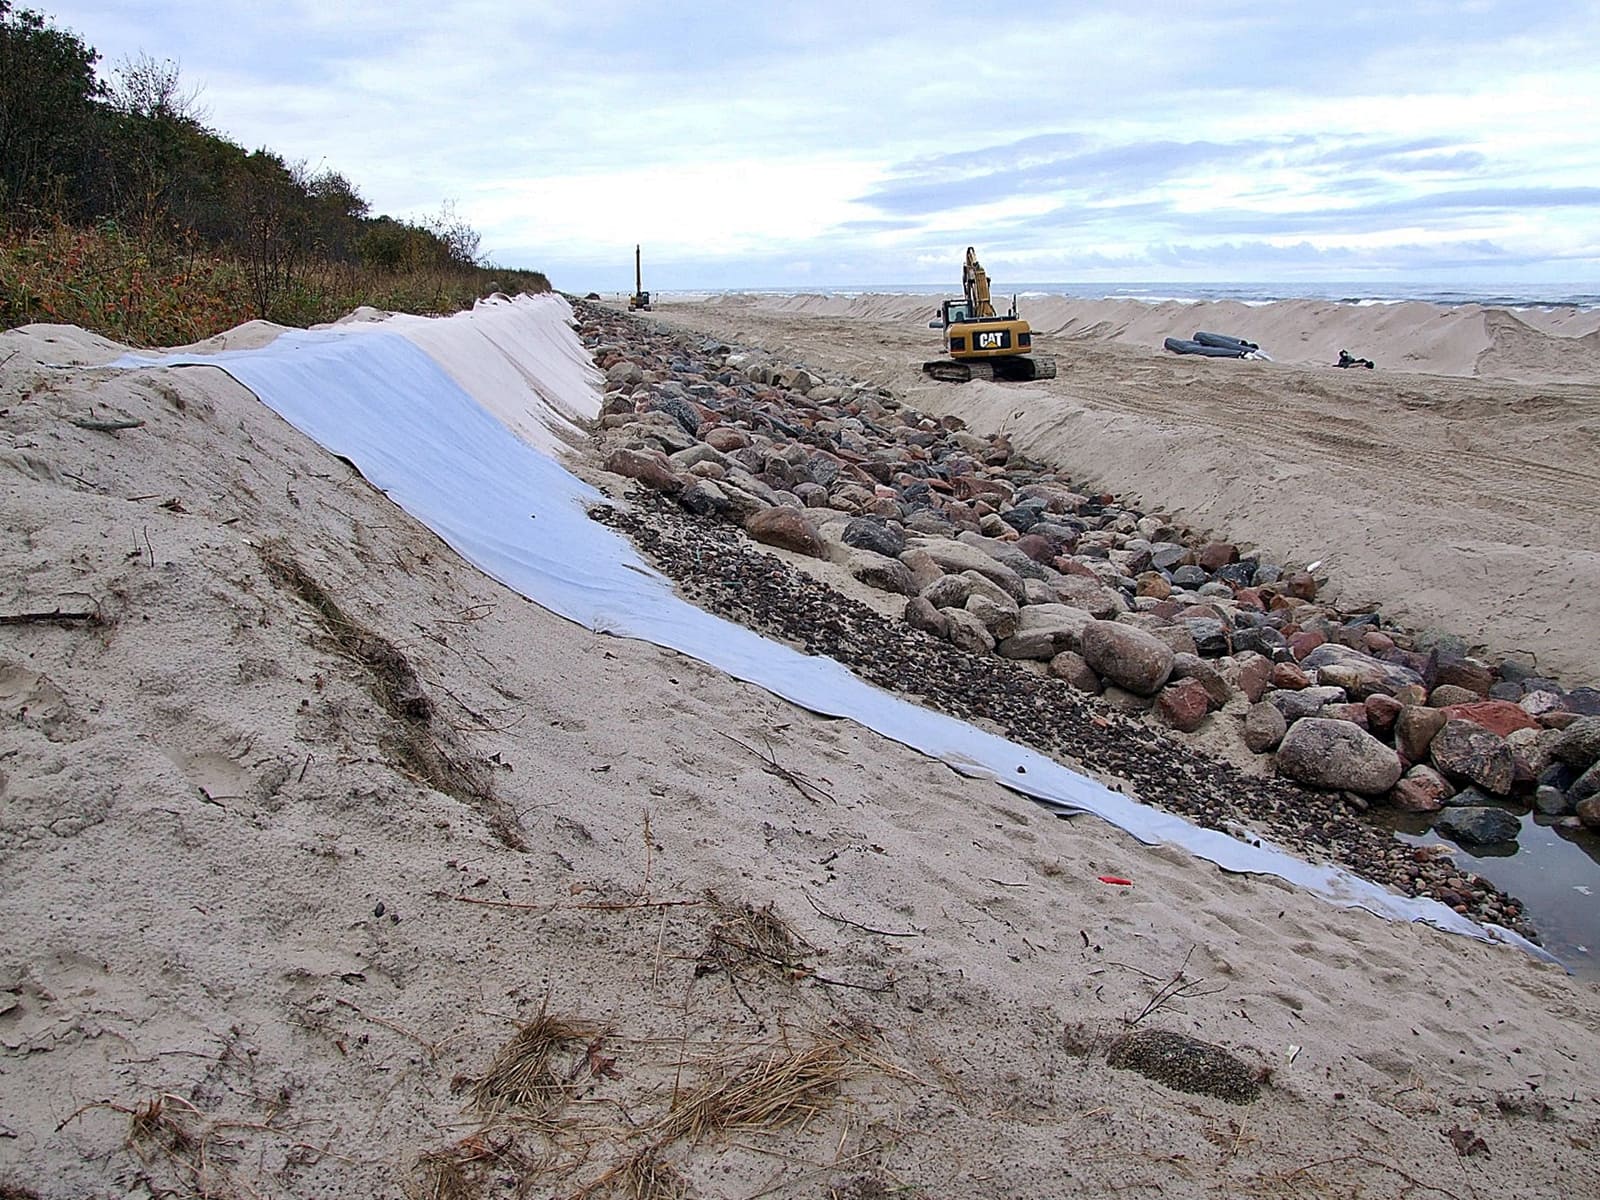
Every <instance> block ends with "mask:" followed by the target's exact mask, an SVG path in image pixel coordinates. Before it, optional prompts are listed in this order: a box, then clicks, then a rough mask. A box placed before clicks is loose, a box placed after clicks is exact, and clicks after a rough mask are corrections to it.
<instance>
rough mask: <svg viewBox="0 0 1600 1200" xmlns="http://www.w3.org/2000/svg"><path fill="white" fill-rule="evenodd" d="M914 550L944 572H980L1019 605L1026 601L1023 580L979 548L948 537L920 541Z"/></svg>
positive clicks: (913, 546)
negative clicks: (918, 551)
mask: <svg viewBox="0 0 1600 1200" xmlns="http://www.w3.org/2000/svg"><path fill="white" fill-rule="evenodd" d="M911 548H912V549H917V550H922V551H924V552H926V553H927V555H928V557H929V558H931V559H932V560H933V561H934V562H936V563H938V564H939V568H940V569H941V570H943V571H945V572H948V573H956V574H959V573H960V572H962V571H976V572H978V574H980V575H982V576H983V577H984V578H986V579H989V580H992V581H993V582H995V583H997V584H999V585H1000V586H1001V587H1002V588H1004V589H1005V590H1006V593H1007V594H1008V595H1009V596H1010V597H1011V598H1012V599H1013V600H1015V601H1017V603H1019V604H1020V603H1022V601H1023V600H1025V599H1026V598H1027V590H1026V589H1025V588H1024V587H1023V586H1022V577H1021V576H1020V575H1018V574H1017V573H1016V572H1015V571H1013V570H1012V569H1011V568H1010V567H1008V566H1006V565H1004V564H1003V563H1000V562H996V561H995V560H994V559H992V558H990V557H989V556H988V555H987V554H985V553H984V552H983V551H982V550H979V549H977V548H976V547H973V546H968V545H966V544H964V543H962V542H952V541H950V540H948V539H945V538H919V539H917V540H916V541H915V542H914V543H913V545H912V547H911Z"/></svg>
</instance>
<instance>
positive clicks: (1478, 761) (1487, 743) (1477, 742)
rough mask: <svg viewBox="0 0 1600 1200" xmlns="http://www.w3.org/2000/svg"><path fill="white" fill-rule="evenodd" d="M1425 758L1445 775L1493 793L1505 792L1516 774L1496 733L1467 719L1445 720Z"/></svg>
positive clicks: (1510, 758) (1509, 754)
mask: <svg viewBox="0 0 1600 1200" xmlns="http://www.w3.org/2000/svg"><path fill="white" fill-rule="evenodd" d="M1428 758H1429V759H1430V760H1431V761H1432V763H1433V765H1434V766H1435V767H1437V768H1438V769H1439V772H1440V773H1441V774H1443V775H1444V776H1445V777H1446V778H1448V779H1455V780H1465V781H1468V782H1471V783H1475V784H1477V785H1478V786H1479V787H1481V788H1483V789H1484V790H1485V791H1488V792H1493V793H1494V794H1495V795H1498V796H1504V795H1508V794H1509V793H1510V791H1511V784H1512V782H1513V780H1514V779H1515V777H1516V759H1515V758H1514V757H1513V756H1512V753H1511V747H1510V746H1508V745H1506V742H1505V739H1504V738H1502V737H1501V736H1500V735H1499V734H1496V733H1492V732H1490V731H1489V730H1487V729H1485V728H1484V727H1483V726H1481V725H1474V724H1473V723H1472V722H1471V721H1448V720H1447V721H1446V722H1445V724H1444V728H1443V729H1441V730H1439V732H1438V733H1436V734H1434V736H1433V741H1432V742H1430V743H1429V745H1428Z"/></svg>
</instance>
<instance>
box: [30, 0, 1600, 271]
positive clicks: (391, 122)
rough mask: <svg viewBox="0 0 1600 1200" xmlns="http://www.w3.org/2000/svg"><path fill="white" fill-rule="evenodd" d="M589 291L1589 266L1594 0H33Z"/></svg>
mask: <svg viewBox="0 0 1600 1200" xmlns="http://www.w3.org/2000/svg"><path fill="white" fill-rule="evenodd" d="M22 6H23V7H33V8H36V9H38V10H40V11H42V12H44V13H46V14H47V15H49V16H51V17H53V18H54V19H55V22H56V23H57V24H58V25H62V26H65V27H67V28H70V29H72V30H74V31H75V32H76V33H78V34H79V35H80V36H81V37H82V38H83V39H84V40H85V41H86V42H88V43H89V44H90V45H91V46H93V47H95V48H96V49H97V50H98V51H100V53H101V55H102V58H103V62H102V64H101V69H102V73H103V74H105V75H110V74H112V73H113V72H114V71H115V69H116V67H117V66H118V65H119V64H120V63H121V62H123V61H124V60H126V59H128V58H130V57H133V56H136V55H139V54H140V53H144V54H147V55H149V56H151V57H153V58H156V59H173V60H176V61H177V62H178V64H179V65H180V67H181V70H182V75H183V78H184V80H185V82H186V83H187V84H188V85H190V86H196V85H198V86H200V87H201V88H203V91H202V94H201V96H200V103H201V104H202V105H203V106H204V107H205V109H206V110H207V120H208V123H209V124H210V125H211V126H212V127H213V128H215V129H216V130H217V131H218V132H220V133H222V134H223V135H225V136H227V137H229V138H231V139H232V140H234V141H237V142H239V143H241V144H243V145H244V146H246V147H247V148H250V149H254V148H256V147H259V146H266V147H269V148H270V149H272V150H275V151H277V152H278V153H280V154H282V155H283V156H284V157H285V158H287V159H289V160H291V161H292V160H300V159H303V160H305V161H306V162H307V163H308V164H309V165H310V166H311V167H312V168H313V169H317V168H320V167H324V166H325V167H331V168H333V169H336V170H338V171H340V172H342V173H343V174H345V175H346V176H347V177H348V178H349V179H351V180H352V182H354V183H355V184H356V186H357V187H358V189H359V190H360V191H361V193H362V195H363V196H365V197H366V198H367V200H368V201H369V202H370V203H371V204H372V210H373V212H374V213H380V212H385V213H389V214H391V215H394V216H401V217H408V218H416V217H420V216H423V215H424V214H427V213H429V212H437V211H438V209H439V206H440V204H441V203H442V202H444V201H447V200H448V201H453V202H454V203H455V206H456V209H457V211H458V213H459V214H460V215H461V216H463V217H465V218H466V219H467V220H468V221H469V222H470V223H471V224H472V225H473V226H474V227H475V228H477V229H478V230H479V231H480V232H481V233H482V235H483V246H484V249H485V250H486V251H487V252H488V253H489V254H490V255H491V256H492V257H493V258H494V260H495V261H497V262H500V263H504V264H507V265H513V266H526V267H535V268H538V269H541V270H544V271H546V272H547V273H548V274H549V275H550V277H551V279H552V281H553V282H554V283H555V284H556V286H557V287H560V288H563V289H566V290H569V291H586V290H589V289H591V288H593V289H596V290H602V291H604V290H614V289H618V288H623V287H626V288H627V289H628V290H631V289H632V284H633V247H634V243H635V242H640V243H643V245H644V257H645V286H646V287H647V288H650V287H654V288H656V289H683V288H697V287H759V286H805V285H807V284H814V285H817V286H823V285H830V284H832V285H850V284H857V285H860V284H874V283H876V284H893V283H942V282H951V281H954V280H958V279H959V267H960V257H961V255H962V254H963V252H964V250H965V247H966V246H967V245H968V244H973V245H975V246H977V248H978V250H979V253H980V255H981V257H982V258H983V261H984V265H985V266H986V267H987V268H988V269H989V271H990V273H991V274H992V275H994V276H995V277H996V281H997V283H1004V282H1006V281H1010V282H1013V283H1014V282H1029V281H1031V282H1045V281H1052V282H1073V281H1086V282H1087V281H1105V280H1189V281H1207V282H1224V281H1239V280H1284V281H1292V280H1363V279H1370V280H1384V279H1386V280H1399V281H1405V280H1412V281H1443V282H1450V281H1455V282H1460V283H1469V282H1482V283H1501V282H1514V281H1523V282H1528V281H1550V282H1568V283H1585V282H1592V281H1595V280H1597V279H1600V134H1597V129H1600V0H1465V2H1455V3H1447V2H1444V0H1383V2H1380V3H1367V2H1366V0H1350V2H1347V3H1343V4H1333V3H1329V2H1328V0H1270V2H1268V0H1210V2H1209V3H1203V4H1202V3H1194V2H1192V0H1187V2H1185V3H1181V4H1180V3H1168V2H1166V0H1145V2H1143V3H1137V4H1135V3H1128V2H1125V0H1124V2H1118V3H1111V2H1102V0H1079V2H1077V3H1052V2H1049V0H1028V2H1027V3H1018V4H1004V3H994V2H989V3H981V4H965V3H963V4H947V3H939V2H937V0H924V2H922V3H900V2H898V0H811V2H809V3H805V4H791V3H784V2H782V0H776V2H768V3H760V2H759V0H733V2H728V3H721V2H709V3H665V2H663V0H652V2H644V3H636V2H633V0H583V2H581V3H580V2H575V0H563V2H561V3H546V2H544V0H461V2H453V0H427V2H419V0H317V2H309V0H277V2H275V3H256V2H250V3H243V2H236V0H75V2H60V3H50V2H48V0H24V3H23V5H22Z"/></svg>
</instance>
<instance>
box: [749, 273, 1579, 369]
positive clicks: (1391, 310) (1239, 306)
mask: <svg viewBox="0 0 1600 1200" xmlns="http://www.w3.org/2000/svg"><path fill="white" fill-rule="evenodd" d="M759 305H760V307H761V308H762V309H764V310H766V311H769V312H773V313H789V314H793V315H795V316H801V317H831V318H841V319H846V320H870V321H905V322H907V323H909V324H913V325H914V324H915V323H916V322H918V321H919V320H920V321H922V322H925V321H926V319H927V318H928V317H930V316H932V315H933V311H934V309H935V308H936V307H937V299H936V298H935V297H931V296H920V295H918V296H908V295H893V294H890V295H866V296H817V295H811V296H806V295H800V296H763V297H760V298H759ZM1018 311H1019V312H1020V313H1021V315H1022V316H1023V317H1025V318H1027V320H1028V321H1029V323H1030V324H1032V325H1033V327H1034V328H1035V329H1036V330H1037V331H1039V333H1040V334H1042V335H1047V336H1054V337H1056V338H1058V339H1086V340H1091V341H1103V342H1112V343H1116V344H1119V345H1125V346H1136V347H1143V348H1145V349H1146V350H1148V351H1150V352H1151V353H1152V354H1161V353H1164V351H1162V349H1161V343H1162V341H1163V340H1164V339H1166V338H1169V337H1179V338H1187V337H1191V336H1192V335H1193V334H1194V333H1195V332H1196V331H1197V330H1210V331H1212V332H1221V333H1229V334H1232V335H1233V336H1235V337H1241V338H1245V339H1247V340H1249V341H1253V342H1256V343H1257V344H1259V345H1260V346H1261V348H1262V349H1263V350H1264V351H1266V352H1267V353H1268V354H1269V355H1270V356H1271V357H1272V359H1273V360H1274V361H1276V362H1281V363H1288V364H1292V365H1296V366H1331V365H1332V364H1333V363H1335V362H1336V361H1337V360H1338V357H1339V351H1340V350H1349V351H1350V353H1351V354H1352V355H1354V356H1355V357H1357V358H1370V359H1372V360H1373V361H1375V362H1377V363H1378V364H1379V366H1380V367H1382V368H1383V369H1384V370H1385V371H1391V372H1394V371H1403V372H1421V373H1427V374H1435V375H1458V376H1482V377H1484V378H1492V379H1516V380H1520V381H1522V382H1526V383H1533V382H1558V381H1572V382H1579V381H1585V380H1593V379H1595V378H1596V377H1597V376H1600V333H1597V331H1600V310H1577V309H1529V310H1515V311H1508V310H1506V309H1500V308H1485V307H1482V306H1481V305H1476V304H1468V305H1461V306H1458V307H1448V308H1447V307H1444V306H1441V305H1436V304H1424V303H1421V302H1407V303H1399V304H1342V303H1336V302H1333V301H1321V300H1289V301H1281V302H1278V303H1274V304H1261V305H1258V304H1243V303H1239V302H1237V301H1218V302H1210V303H1193V304H1192V303H1184V302H1181V301H1166V302H1163V303H1155V304H1152V303H1146V302H1144V301H1139V300H1072V299H1068V298H1065V297H1060V296H1024V297H1022V298H1020V300H1019V302H1018Z"/></svg>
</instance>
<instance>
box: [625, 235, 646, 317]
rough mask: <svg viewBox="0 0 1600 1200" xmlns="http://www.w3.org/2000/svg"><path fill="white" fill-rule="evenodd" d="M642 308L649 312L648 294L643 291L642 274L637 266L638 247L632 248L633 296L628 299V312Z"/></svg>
mask: <svg viewBox="0 0 1600 1200" xmlns="http://www.w3.org/2000/svg"><path fill="white" fill-rule="evenodd" d="M636 308H642V309H643V310H644V311H645V312H649V311H650V293H649V292H647V291H645V290H644V272H643V270H642V269H641V267H640V265H639V247H638V246H637V245H635V246H634V248H633V295H631V296H629V297H628V311H629V312H632V311H633V310H634V309H636Z"/></svg>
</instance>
